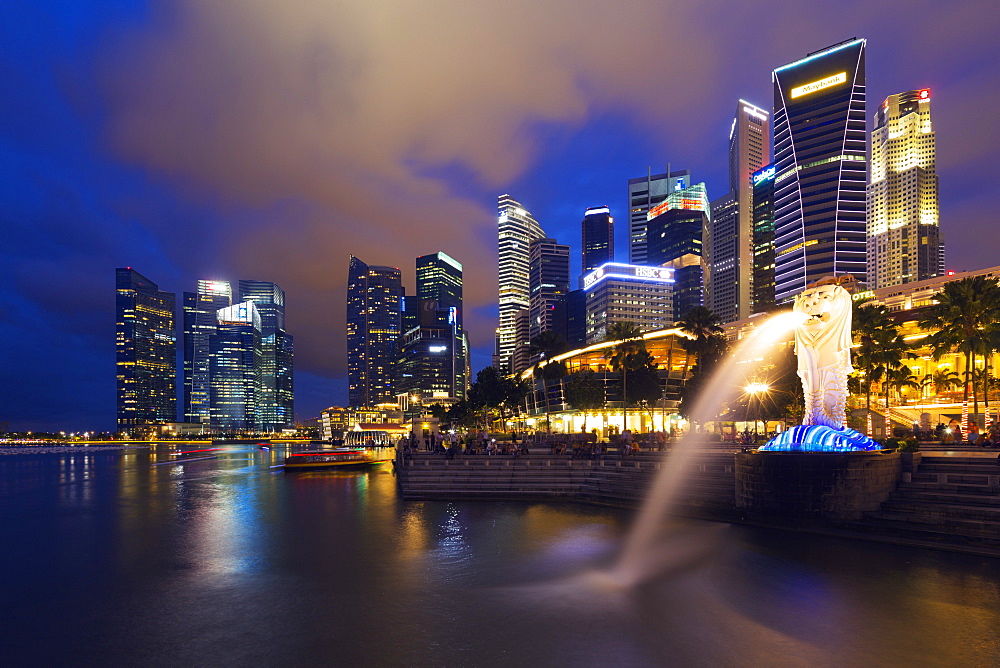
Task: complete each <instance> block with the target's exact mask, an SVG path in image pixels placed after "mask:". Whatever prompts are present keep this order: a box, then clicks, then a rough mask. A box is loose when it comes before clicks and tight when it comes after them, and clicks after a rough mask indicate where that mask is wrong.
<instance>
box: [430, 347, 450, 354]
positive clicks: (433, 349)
mask: <svg viewBox="0 0 1000 668" xmlns="http://www.w3.org/2000/svg"><path fill="white" fill-rule="evenodd" d="M427 350H428V351H430V352H432V353H443V352H444V351H446V350H448V346H427Z"/></svg>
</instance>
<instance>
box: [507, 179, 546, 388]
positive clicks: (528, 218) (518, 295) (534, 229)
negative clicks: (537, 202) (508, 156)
mask: <svg viewBox="0 0 1000 668" xmlns="http://www.w3.org/2000/svg"><path fill="white" fill-rule="evenodd" d="M497 210H498V214H499V215H498V243H499V295H498V296H499V306H500V322H499V326H498V327H497V344H496V355H495V364H496V366H497V367H498V368H499V369H500V371H502V372H507V371H509V370H510V361H511V356H512V355H513V354H514V349H515V348H516V347H517V345H518V344H519V343H520V344H524V343H526V342H525V341H518V339H517V328H516V323H515V320H516V318H517V312H518V311H520V310H528V308H529V307H530V300H531V285H530V281H529V277H528V274H529V249H530V246H531V242H533V241H535V240H536V239H543V238H545V232H544V231H542V227H541V225H539V224H538V221H536V220H535V218H534V217H533V216H532V215H531V213H529V212H528V211H527V210H526V209H525V208H524V207H523V206H521V204H520V202H518V201H517V200H515V199H514V198H513V197H511V196H510V195H501V196H500V197H499V198H498V201H497Z"/></svg>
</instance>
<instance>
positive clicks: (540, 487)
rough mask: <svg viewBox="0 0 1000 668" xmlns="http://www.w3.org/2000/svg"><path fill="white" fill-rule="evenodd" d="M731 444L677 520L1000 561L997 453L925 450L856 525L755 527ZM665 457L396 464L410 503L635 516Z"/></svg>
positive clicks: (713, 460)
mask: <svg viewBox="0 0 1000 668" xmlns="http://www.w3.org/2000/svg"><path fill="white" fill-rule="evenodd" d="M738 449H739V448H738V447H737V448H734V446H733V445H732V444H708V445H705V446H701V447H699V450H698V452H697V453H696V454H695V456H693V457H691V458H690V463H688V464H687V465H685V466H683V467H680V468H679V470H678V471H674V472H672V475H679V476H681V478H682V481H681V488H682V489H681V494H680V495H679V500H678V505H677V507H676V510H675V512H676V514H678V515H681V516H685V517H694V518H700V519H709V520H714V521H722V522H733V523H747V524H757V525H765V526H773V527H778V528H790V529H796V530H807V531H822V532H825V533H833V534H840V535H852V536H856V537H859V538H865V539H871V540H881V541H891V542H900V543H910V544H916V545H921V546H933V547H941V548H945V549H955V550H962V551H971V552H976V553H981V554H988V555H992V556H1000V465H998V461H997V454H998V453H997V451H996V450H993V449H989V450H984V449H983V448H976V447H971V446H966V445H957V446H942V445H941V444H940V443H936V442H935V443H924V444H922V445H921V452H920V453H919V457H915V461H914V463H913V466H912V468H910V469H909V470H907V467H904V470H902V471H901V472H900V478H899V482H898V484H897V487H896V490H895V492H893V494H892V495H891V497H890V498H889V499H888V500H887V501H886V502H885V503H883V504H882V507H881V509H880V510H879V511H877V512H874V513H868V514H866V516H865V517H864V518H863V519H861V520H859V521H854V522H843V523H836V524H834V523H822V522H802V521H787V522H781V521H775V520H774V519H771V520H768V521H766V522H762V521H760V520H751V519H749V518H747V517H746V516H744V514H743V513H742V512H741V511H740V509H738V508H737V507H736V501H735V463H734V454H735V451H736V450H738ZM669 456H670V455H669V452H668V453H661V452H639V453H635V454H631V455H628V456H622V455H621V454H620V453H618V452H615V451H612V452H610V453H605V454H603V455H601V456H599V457H596V458H590V457H586V458H574V457H572V455H570V454H559V455H554V454H551V453H550V449H549V448H548V447H535V448H533V449H531V451H530V453H529V454H527V455H520V456H517V457H513V456H511V455H491V456H487V455H467V454H462V455H457V456H456V457H455V458H454V459H449V458H447V457H446V456H444V455H441V454H433V453H429V452H416V453H413V454H412V455H409V456H407V457H405V458H401V459H400V460H398V461H397V463H396V471H397V476H398V481H399V487H400V491H401V494H402V496H403V498H404V499H412V500H475V499H506V500H514V499H520V500H566V501H578V502H584V503H591V504H600V505H611V506H618V507H625V508H637V507H639V505H641V503H642V501H643V499H645V498H646V496H647V493H648V491H649V488H650V486H651V485H652V484H653V483H654V479H655V478H656V476H657V474H658V473H659V472H660V470H661V469H662V468H663V467H665V466H670V465H671V464H670V460H669Z"/></svg>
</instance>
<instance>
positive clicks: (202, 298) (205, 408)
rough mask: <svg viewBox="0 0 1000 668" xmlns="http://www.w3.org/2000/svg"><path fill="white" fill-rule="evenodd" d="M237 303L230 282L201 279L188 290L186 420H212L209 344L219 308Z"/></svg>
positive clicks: (185, 356)
mask: <svg viewBox="0 0 1000 668" xmlns="http://www.w3.org/2000/svg"><path fill="white" fill-rule="evenodd" d="M232 302H233V292H232V287H231V286H230V284H229V282H228V281H198V290H197V292H185V293H184V421H185V422H197V423H201V424H203V425H205V426H209V425H211V423H212V410H211V406H212V391H211V386H210V370H209V359H208V356H209V347H210V341H211V337H212V335H213V334H215V330H216V327H217V326H218V317H217V314H218V311H219V309H221V308H225V307H227V306H229V305H231V304H232Z"/></svg>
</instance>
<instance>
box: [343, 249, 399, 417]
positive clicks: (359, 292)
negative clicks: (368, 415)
mask: <svg viewBox="0 0 1000 668" xmlns="http://www.w3.org/2000/svg"><path fill="white" fill-rule="evenodd" d="M402 299H403V284H402V275H401V273H400V271H399V269H397V268H395V267H382V266H376V265H370V266H369V265H367V264H365V263H364V262H362V261H361V260H360V259H358V258H356V257H354V256H353V255H352V256H351V261H350V266H349V268H348V272H347V382H348V395H349V398H350V404H351V407H353V408H361V407H371V406H374V405H376V404H379V403H383V402H388V401H392V400H394V399H395V392H394V387H393V375H394V373H395V363H396V347H397V345H398V343H399V337H400V335H401V334H402V332H401V331H400V330H401V326H400V325H401V322H400V314H401V307H402Z"/></svg>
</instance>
